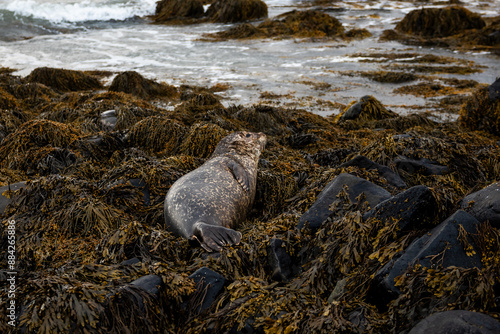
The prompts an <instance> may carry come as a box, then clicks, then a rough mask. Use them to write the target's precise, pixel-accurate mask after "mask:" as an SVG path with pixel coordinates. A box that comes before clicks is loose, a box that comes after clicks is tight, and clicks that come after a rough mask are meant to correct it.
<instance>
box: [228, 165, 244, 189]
mask: <svg viewBox="0 0 500 334" xmlns="http://www.w3.org/2000/svg"><path fill="white" fill-rule="evenodd" d="M227 167H229V170H230V171H231V173H233V176H234V178H235V179H236V181H238V183H239V184H240V186H241V187H242V188H243V190H245V191H246V192H248V191H250V180H249V179H248V175H247V171H246V170H245V168H244V167H243V166H242V165H240V164H239V163H237V162H236V161H232V160H231V162H229V163H228V165H227Z"/></svg>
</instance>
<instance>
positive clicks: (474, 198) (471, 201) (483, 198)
mask: <svg viewBox="0 0 500 334" xmlns="http://www.w3.org/2000/svg"><path fill="white" fill-rule="evenodd" d="M460 205H461V208H462V209H464V210H465V211H467V212H468V213H470V214H471V215H473V216H474V217H476V219H477V220H479V221H480V222H484V221H487V220H488V221H489V222H490V224H491V225H492V226H493V227H496V228H500V182H496V183H493V184H490V185H489V186H487V187H486V188H484V189H481V190H479V191H477V192H475V193H472V194H470V195H468V196H466V197H465V198H464V199H463V200H462V202H461V204H460Z"/></svg>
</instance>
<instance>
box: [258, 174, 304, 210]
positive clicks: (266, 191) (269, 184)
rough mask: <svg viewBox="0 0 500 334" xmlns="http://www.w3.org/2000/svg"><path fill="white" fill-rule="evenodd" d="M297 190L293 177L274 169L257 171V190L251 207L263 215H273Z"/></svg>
mask: <svg viewBox="0 0 500 334" xmlns="http://www.w3.org/2000/svg"><path fill="white" fill-rule="evenodd" d="M297 190H298V187H297V182H296V180H295V178H293V177H292V176H290V175H284V174H282V173H279V172H276V171H267V170H258V171H257V190H256V194H255V203H254V205H253V208H254V210H255V211H258V212H259V213H260V214H261V215H264V216H274V215H277V214H279V213H280V211H281V210H283V208H284V207H285V204H286V200H287V199H289V198H291V197H293V196H294V195H295V194H296V192H297Z"/></svg>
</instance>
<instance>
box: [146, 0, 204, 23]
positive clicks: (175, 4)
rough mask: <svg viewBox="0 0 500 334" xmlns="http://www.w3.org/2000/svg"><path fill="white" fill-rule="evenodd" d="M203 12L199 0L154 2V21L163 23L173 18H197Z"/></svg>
mask: <svg viewBox="0 0 500 334" xmlns="http://www.w3.org/2000/svg"><path fill="white" fill-rule="evenodd" d="M204 13H205V10H204V9H203V3H202V1H201V0H161V1H158V2H157V3H156V11H155V15H154V17H153V18H154V21H155V22H156V23H165V22H168V21H171V20H175V19H184V18H199V17H202V16H203V14H204Z"/></svg>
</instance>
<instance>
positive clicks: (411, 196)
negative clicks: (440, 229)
mask: <svg viewBox="0 0 500 334" xmlns="http://www.w3.org/2000/svg"><path fill="white" fill-rule="evenodd" d="M437 212H438V204H437V202H436V199H435V198H434V196H433V195H432V192H431V190H430V189H429V188H427V187H426V186H415V187H412V188H410V189H408V190H406V191H404V192H402V193H399V194H397V195H396V196H394V197H392V198H390V199H388V200H386V201H384V202H382V203H380V204H378V205H377V206H376V207H374V208H373V210H372V211H370V212H368V213H367V214H365V216H364V217H363V218H364V219H365V220H366V219H368V218H375V219H379V220H382V221H388V220H390V219H393V220H394V221H397V222H398V224H399V231H398V235H401V234H403V233H404V232H406V231H409V230H416V229H421V228H423V227H426V226H428V225H429V224H431V223H432V222H433V221H434V219H435V217H436V214H437Z"/></svg>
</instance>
